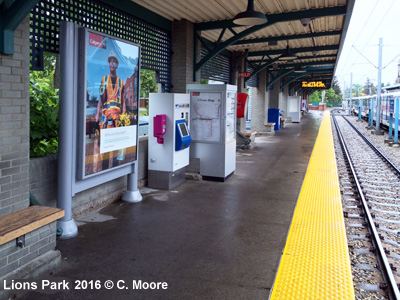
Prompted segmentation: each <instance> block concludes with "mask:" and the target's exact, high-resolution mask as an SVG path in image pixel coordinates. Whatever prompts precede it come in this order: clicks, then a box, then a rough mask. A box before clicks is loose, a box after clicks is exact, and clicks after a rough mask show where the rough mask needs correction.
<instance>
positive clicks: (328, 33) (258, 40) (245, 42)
mask: <svg viewBox="0 0 400 300" xmlns="http://www.w3.org/2000/svg"><path fill="white" fill-rule="evenodd" d="M341 33H342V31H341V30H335V31H322V32H314V33H302V34H293V35H279V36H270V37H266V38H255V39H247V40H240V41H236V42H235V43H233V45H249V44H258V43H269V42H277V41H287V40H298V39H306V38H313V37H321V36H331V35H340V34H341Z"/></svg>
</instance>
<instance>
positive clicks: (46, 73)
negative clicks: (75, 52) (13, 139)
mask: <svg viewBox="0 0 400 300" xmlns="http://www.w3.org/2000/svg"><path fill="white" fill-rule="evenodd" d="M55 65H56V56H55V55H53V54H50V53H45V55H44V70H43V71H32V72H30V74H29V83H30V84H29V96H30V155H31V157H39V156H46V155H48V154H54V153H57V150H58V89H56V88H55V87H54V71H55Z"/></svg>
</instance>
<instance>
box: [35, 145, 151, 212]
mask: <svg viewBox="0 0 400 300" xmlns="http://www.w3.org/2000/svg"><path fill="white" fill-rule="evenodd" d="M146 180H147V139H141V140H140V146H139V186H144V185H145V183H146ZM29 185H30V192H31V193H32V195H33V196H34V198H36V199H37V200H38V201H39V202H40V204H42V205H47V206H54V207H55V206H56V205H57V203H56V199H57V156H55V155H50V156H47V157H42V158H34V159H32V160H31V161H30V184H29ZM125 190H126V177H122V178H118V179H115V180H113V181H110V182H107V183H105V184H102V185H101V186H97V187H94V188H92V189H89V190H87V191H83V192H81V193H78V194H77V195H75V197H74V199H73V202H72V204H73V212H74V214H75V215H78V214H81V213H83V212H85V211H87V210H90V209H93V208H97V207H102V206H105V205H107V204H109V203H111V202H114V201H116V200H119V199H120V198H121V195H122V193H123V192H124V191H125Z"/></svg>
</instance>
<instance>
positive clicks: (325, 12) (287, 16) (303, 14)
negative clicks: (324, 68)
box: [196, 5, 346, 30]
mask: <svg viewBox="0 0 400 300" xmlns="http://www.w3.org/2000/svg"><path fill="white" fill-rule="evenodd" d="M345 14H346V6H345V5H343V6H334V7H326V8H314V9H307V10H300V11H292V12H287V13H280V14H266V15H265V16H266V17H267V19H268V22H267V25H269V24H271V23H277V22H287V21H293V20H300V19H303V18H318V17H328V16H341V15H345ZM237 26H239V25H236V24H234V23H233V19H230V20H220V21H210V22H203V23H198V24H196V30H213V29H220V28H224V27H226V28H229V27H237Z"/></svg>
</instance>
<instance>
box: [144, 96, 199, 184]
mask: <svg viewBox="0 0 400 300" xmlns="http://www.w3.org/2000/svg"><path fill="white" fill-rule="evenodd" d="M189 122H190V97H189V95H188V94H169V93H150V96H149V144H148V145H149V150H148V151H149V156H148V186H149V187H152V188H157V189H173V188H175V187H177V186H178V185H180V184H181V183H183V182H184V181H185V169H186V166H188V165H189V146H190V143H191V141H192V138H191V135H190V130H189Z"/></svg>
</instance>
